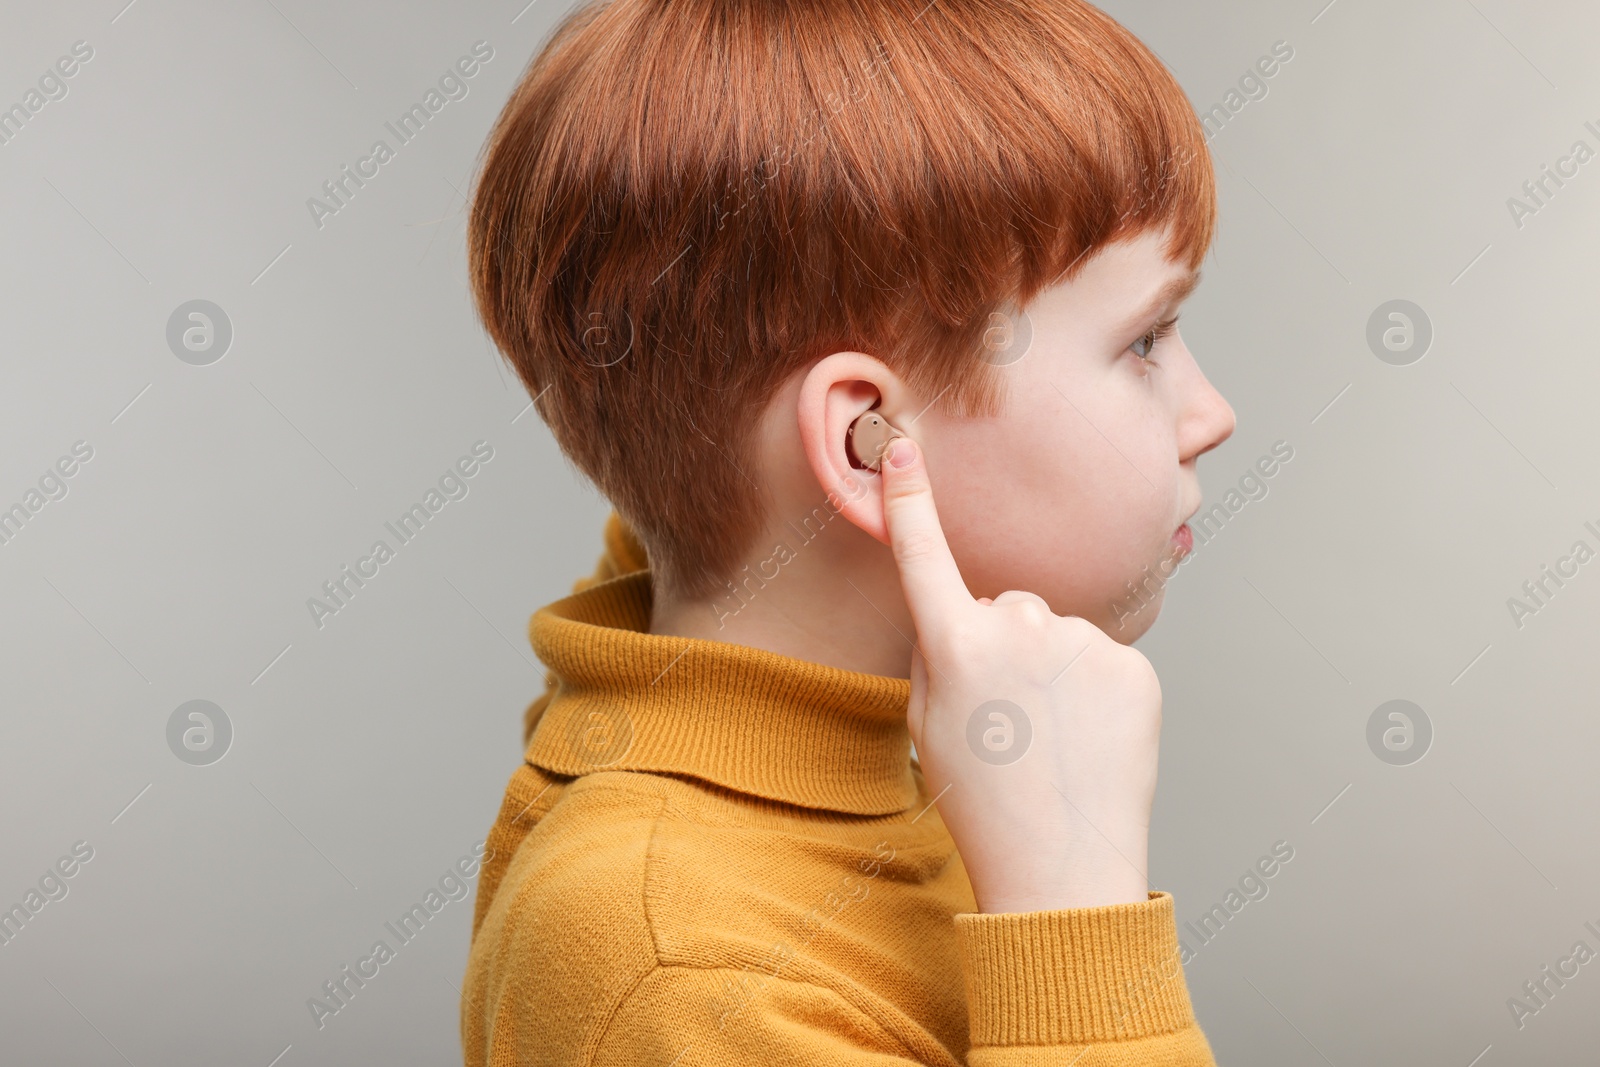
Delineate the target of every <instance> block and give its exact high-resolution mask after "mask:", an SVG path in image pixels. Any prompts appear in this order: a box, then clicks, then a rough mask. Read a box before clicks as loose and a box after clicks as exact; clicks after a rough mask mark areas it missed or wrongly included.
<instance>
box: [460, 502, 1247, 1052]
mask: <svg viewBox="0 0 1600 1067" xmlns="http://www.w3.org/2000/svg"><path fill="white" fill-rule="evenodd" d="M646 566H647V561H646V559H645V553H644V550H643V548H642V547H641V546H640V545H639V542H638V541H637V540H636V539H635V538H634V536H633V534H632V532H631V531H629V530H628V529H627V527H626V526H624V525H623V524H622V523H621V521H620V520H619V519H618V517H617V516H616V514H615V513H613V514H612V516H611V518H610V521H609V522H608V523H607V527H606V554H605V555H604V556H603V557H602V558H601V560H600V563H599V566H598V568H597V569H596V571H595V574H594V576H593V577H592V578H585V579H580V580H579V581H578V582H577V583H576V585H575V586H574V591H573V595H571V596H569V597H566V598H564V599H562V600H558V601H556V602H555V603H553V604H550V605H549V606H547V607H545V608H542V609H541V610H540V611H538V612H537V613H536V614H535V615H534V616H533V620H532V622H531V624H530V627H529V632H530V636H531V639H532V642H533V647H534V650H535V651H536V652H537V653H538V654H539V657H540V658H541V659H542V660H543V661H544V662H545V664H546V665H547V666H548V667H549V668H550V675H549V677H548V678H547V683H549V685H550V691H548V692H546V694H545V695H544V696H543V697H541V698H540V699H539V700H537V701H535V702H534V704H533V705H532V706H531V707H530V708H529V709H528V716H527V720H526V727H527V735H528V736H527V740H528V748H527V752H526V757H525V762H524V764H523V765H522V766H521V767H519V768H517V770H516V772H515V773H514V774H513V775H512V776H511V782H510V785H509V786H508V787H507V789H506V795H505V800H504V803H503V804H502V805H501V808H500V813H499V817H498V818H497V819H496V820H495V823H494V827H493V829H492V830H491V831H490V833H489V839H488V849H489V851H488V853H487V854H486V856H485V859H484V864H483V869H482V874H481V876H480V881H479V883H478V896H477V904H476V909H475V912H474V915H473V927H472V929H473V939H472V949H471V953H470V955H469V958H468V963H467V972H466V982H465V986H464V990H463V999H462V1006H461V1038H462V1045H463V1048H464V1050H465V1057H466V1064H467V1067H512V1065H518V1067H521V1065H534V1064H549V1065H558V1064H559V1065H564V1067H576V1065H584V1067H650V1065H655V1067H691V1065H695V1067H711V1065H715V1067H755V1065H765V1064H804V1065H807V1067H830V1065H838V1067H868V1065H873V1067H890V1065H895V1067H909V1065H911V1064H939V1065H944V1067H958V1065H961V1064H971V1065H975V1067H1023V1065H1027V1067H1043V1065H1045V1064H1051V1065H1058V1067H1067V1065H1069V1064H1076V1065H1080V1067H1109V1065H1129V1067H1132V1065H1154V1064H1164V1065H1165V1064H1172V1065H1179V1064H1181V1065H1185V1067H1190V1065H1213V1067H1214V1064H1215V1060H1214V1059H1213V1058H1212V1054H1211V1049H1210V1047H1209V1045H1208V1044H1207V1042H1206V1039H1205V1036H1204V1034H1202V1033H1201V1031H1200V1028H1199V1026H1198V1025H1197V1024H1196V1023H1195V1019H1194V1012H1193V1009H1192V1008H1191V1006H1190V1002H1189V992H1188V988H1187V986H1186V985H1185V983H1184V978H1183V971H1182V967H1181V965H1180V963H1179V958H1178V940H1177V930H1176V927H1175V925H1174V922H1173V902H1172V897H1171V895H1170V894H1167V893H1164V892H1151V893H1150V895H1149V900H1148V901H1146V902H1144V903H1139V904H1113V905H1107V906H1104V907H1095V908H1075V909H1069V910H1061V911H1036V912H1023V913H1015V914H980V913H978V912H977V911H976V910H975V909H976V905H975V903H974V900H973V896H972V887H971V885H970V884H969V883H968V881H967V875H966V871H965V869H964V868H963V867H962V863H961V857H960V855H959V854H958V853H957V852H956V849H955V845H954V843H953V842H952V841H951V839H950V834H949V833H948V831H946V829H945V827H944V824H943V823H942V822H941V821H940V819H939V811H938V809H937V808H936V807H934V804H933V797H931V796H929V795H928V793H927V790H926V787H925V785H924V783H923V779H922V773H921V770H920V768H918V767H917V765H916V764H915V763H914V762H913V761H912V760H911V745H910V736H909V734H908V732H907V729H906V723H905V708H906V701H907V699H908V697H909V694H910V685H911V683H910V682H909V681H908V680H907V679H904V678H889V677H884V676H880V675H873V674H861V673H857V672H852V671H845V670H839V669H837V668H833V667H827V666H823V665H820V664H815V663H808V662H805V661H803V660H798V659H793V658H790V657H787V656H780V655H777V654H775V653H772V652H767V651H765V650H763V649H758V648H750V647H747V646H744V645H735V644H728V643H724V642H719V641H706V640H698V639H691V638H682V637H673V636H667V635H660V634H651V633H649V632H648V631H649V625H650V603H651V587H650V572H649V570H648V569H646Z"/></svg>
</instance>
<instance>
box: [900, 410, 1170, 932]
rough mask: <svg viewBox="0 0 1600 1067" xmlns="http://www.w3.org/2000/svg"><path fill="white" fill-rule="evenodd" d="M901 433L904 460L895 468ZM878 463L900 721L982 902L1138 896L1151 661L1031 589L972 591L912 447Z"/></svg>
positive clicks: (1146, 804)
mask: <svg viewBox="0 0 1600 1067" xmlns="http://www.w3.org/2000/svg"><path fill="white" fill-rule="evenodd" d="M908 447H909V449H910V456H909V463H908V465H906V466H895V463H894V461H895V459H896V458H902V457H901V453H902V451H903V450H906V449H907V448H908ZM881 473H882V475H883V497H884V512H885V516H884V521H885V523H886V525H887V527H888V533H889V544H890V547H891V548H892V549H893V551H894V558H895V563H896V565H897V566H898V568H899V571H900V581H901V585H902V587H903V588H904V591H905V597H906V604H907V606H908V607H909V608H910V611H911V617H912V620H913V622H914V623H915V625H916V630H917V644H916V648H915V650H914V651H913V652H912V666H911V701H910V705H909V708H908V711H907V716H906V719H907V725H908V726H909V728H910V731H911V739H912V741H913V742H914V743H915V744H916V746H917V756H918V759H919V761H920V762H921V765H922V771H923V775H924V777H925V778H926V780H927V783H928V786H929V788H930V789H931V790H932V791H933V792H934V794H935V796H936V797H937V798H938V805H939V814H940V816H941V817H942V818H943V819H944V822H945V825H946V826H947V827H948V828H949V830H950V835H951V837H952V838H954V839H955V844H956V848H957V849H958V850H959V851H960V853H961V858H962V861H963V862H964V863H965V865H966V868H967V876H968V878H969V879H970V880H971V882H972V888H973V893H974V895H975V896H976V899H977V902H978V910H979V911H983V912H1007V911H1010V912H1015V911H1041V910H1053V909H1060V908H1083V907H1093V906H1096V905H1101V904H1116V903H1142V902H1143V901H1145V900H1147V899H1148V894H1147V892H1146V891H1147V889H1148V888H1149V882H1148V881H1147V880H1146V871H1147V869H1148V854H1149V827H1150V808H1151V805H1152V803H1153V802H1154V800H1155V787H1156V759H1157V756H1158V752H1159V742H1160V735H1161V683H1160V680H1159V679H1158V678H1157V677H1156V673H1155V669H1154V668H1153V667H1151V665H1150V661H1149V660H1147V659H1146V658H1145V657H1144V655H1143V653H1140V652H1138V651H1137V650H1135V649H1134V648H1132V647H1130V646H1127V645H1122V644H1119V643H1117V642H1116V641H1113V640H1112V639H1111V638H1110V637H1108V636H1106V634H1105V632H1104V631H1103V630H1101V629H1100V628H1099V627H1098V626H1095V625H1094V624H1093V623H1091V622H1089V621H1088V620H1086V619H1082V618H1078V617H1077V616H1061V615H1057V614H1055V613H1054V612H1052V611H1051V610H1050V607H1049V605H1048V604H1047V603H1046V602H1045V601H1044V599H1043V598H1041V597H1039V596H1036V595H1035V594H1033V593H1027V592H1021V591H1018V590H1010V591H1007V592H1004V593H1001V594H1000V595H999V596H998V597H995V598H994V599H993V600H992V601H991V600H989V598H987V597H984V598H982V599H976V600H975V599H973V597H972V594H971V592H970V591H969V590H968V589H967V586H966V583H965V582H964V581H963V580H962V578H961V572H960V570H959V569H958V568H957V567H956V562H955V559H954V557H952V556H951V554H950V546H949V544H948V543H947V542H946V541H945V536H944V530H943V528H942V527H941V526H940V525H939V515H938V512H937V511H936V510H935V509H934V504H933V487H932V485H931V484H930V483H929V480H928V471H927V465H926V464H925V462H924V460H923V454H922V450H921V449H920V448H918V447H916V446H915V442H913V441H912V440H911V439H910V438H900V439H897V440H896V441H895V442H894V443H893V448H892V449H891V450H890V453H889V454H888V455H887V456H886V458H885V462H884V463H883V464H882V472H881ZM996 702H1003V703H996Z"/></svg>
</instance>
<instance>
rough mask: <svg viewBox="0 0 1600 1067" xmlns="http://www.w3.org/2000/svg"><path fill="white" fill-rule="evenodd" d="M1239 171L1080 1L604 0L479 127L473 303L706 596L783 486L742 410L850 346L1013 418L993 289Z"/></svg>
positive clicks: (592, 460)
mask: <svg viewBox="0 0 1600 1067" xmlns="http://www.w3.org/2000/svg"><path fill="white" fill-rule="evenodd" d="M1215 218H1216V191H1215V187H1214V177H1213V174H1212V169H1211V159H1210V156H1209V154H1208V152H1207V148H1206V143H1205V133H1204V130H1203V128H1202V127H1201V125H1200V123H1199V120H1198V118H1197V117H1196V114H1195V111H1194V108H1193V107H1192V105H1191V104H1190V103H1189V101H1188V98H1187V97H1186V96H1185V95H1184V92H1183V90H1182V88H1181V87H1180V86H1179V85H1178V84H1177V82H1176V80H1175V79H1174V78H1173V77H1172V75H1171V73H1170V72H1169V71H1168V70H1167V69H1166V67H1165V66H1164V65H1163V64H1162V63H1161V61H1160V60H1159V59H1158V58H1157V57H1156V56H1155V55H1154V54H1153V53H1152V52H1151V51H1150V50H1149V49H1147V48H1146V47H1145V46H1144V45H1143V44H1142V43H1140V42H1139V40H1138V39H1137V38H1135V37H1134V36H1133V35H1132V34H1131V33H1129V32H1128V31H1127V30H1125V29H1124V28H1123V27H1122V26H1121V25H1120V24H1118V23H1117V22H1116V21H1115V20H1114V19H1112V18H1111V17H1110V16H1108V15H1106V14H1105V13H1104V12H1102V11H1100V10H1098V9H1097V8H1094V7H1092V6H1090V5H1089V4H1087V3H1082V2H1079V0H1036V2H1028V3H1024V2H1008V0H937V2H933V3H929V2H928V0H609V2H602V3H591V4H589V5H587V6H583V7H580V8H578V9H576V10H574V11H573V12H572V13H570V14H569V15H567V16H566V17H565V18H563V20H562V21H561V23H560V24H559V25H558V26H557V27H556V29H555V31H554V32H553V34H552V35H551V37H550V39H549V40H548V41H547V42H546V44H545V46H544V47H543V48H542V49H541V50H540V51H539V53H538V54H537V55H536V56H535V57H534V58H533V60H532V61H531V62H530V63H529V65H528V68H527V70H526V71H525V72H524V74H523V76H522V79H521V81H520V83H519V84H518V86H517V87H516V89H515V91H514V92H513V93H512V95H511V98H510V100H509V101H508V102H507V104H506V106H505V108H504V110H503V111H502V112H501V114H500V116H499V118H498V120H497V121H496V123H495V126H494V129H493V132H492V134H491V136H490V138H489V141H488V143H487V145H486V146H485V150H484V157H483V161H482V168H481V172H480V175H479V178H478V184H477V189H476V192H475V195H474V199H473V204H472V217H471V222H470V225H469V230H468V244H469V262H470V264H471V267H470V269H471V279H472V287H473V293H474V298H475V300H476V304H477V309H478V313H479V316H480V317H481V318H482V320H483V322H484V325H485V327H486V329H487V330H488V332H489V334H490V336H491V337H493V339H494V341H495V343H496V345H497V346H498V347H499V348H500V350H501V352H502V353H503V354H504V356H505V357H506V359H507V360H508V362H510V364H511V365H512V366H513V367H514V368H515V370H516V372H517V374H518V376H519V377H520V378H521V379H522V381H523V383H524V384H525V385H526V386H527V388H528V390H529V392H530V394H531V395H533V396H534V397H535V398H536V400H537V404H536V406H537V407H538V410H539V414H540V416H541V417H542V418H543V419H544V420H545V422H546V423H547V424H548V425H549V426H550V429H551V431H552V432H553V433H554V435H555V437H556V441H557V443H558V444H559V445H560V447H561V448H562V450H563V452H565V454H566V455H567V456H568V458H569V459H570V460H571V461H572V462H573V463H574V464H575V465H576V466H577V467H578V468H579V469H580V470H582V471H583V472H584V474H586V475H587V476H588V477H589V478H591V479H592V480H593V481H594V483H595V484H596V485H597V486H598V487H599V489H600V490H601V492H603V493H604V494H605V495H606V496H607V497H608V498H609V499H610V500H611V502H612V504H613V505H614V506H615V507H616V509H617V511H618V513H619V514H620V515H621V516H622V517H623V518H624V519H625V520H626V521H627V522H628V524H629V525H630V527H631V528H632V529H633V530H634V531H635V532H636V533H637V535H638V537H639V540H640V541H641V542H642V543H643V544H644V546H645V548H646V551H647V553H648V556H649V561H650V565H651V568H652V571H653V574H652V578H653V580H654V581H655V582H656V583H658V584H657V585H656V589H657V593H658V595H661V594H662V592H663V591H669V592H670V593H671V594H673V595H675V596H679V597H686V598H698V597H705V596H709V595H711V594H712V593H720V592H722V591H723V588H724V587H723V583H724V581H725V580H726V579H727V578H728V577H729V576H731V575H732V574H733V572H735V571H736V570H737V569H738V567H739V565H740V563H741V562H742V561H743V560H744V558H745V556H746V555H747V554H748V553H749V552H750V551H751V550H753V549H756V548H762V549H765V548H766V547H767V546H764V545H761V546H757V545H755V544H754V541H755V538H756V537H758V536H759V535H760V532H761V530H762V528H763V525H764V523H765V521H766V513H767V510H768V509H769V508H770V507H771V504H772V502H771V500H770V498H769V496H768V494H767V493H766V492H765V490H764V487H762V486H759V485H755V484H753V483H752V482H751V480H750V479H749V478H748V477H747V472H751V471H754V470H756V456H755V454H754V447H755V442H754V440H753V438H752V433H751V428H752V427H753V426H754V425H756V423H757V418H756V416H758V415H759V413H760V412H761V411H763V410H764V408H765V406H766V404H767V402H768V401H769V400H770V399H771V397H772V395H773V393H774V392H775V390H776V389H777V388H778V387H779V385H780V384H781V383H782V382H784V381H785V380H786V379H788V378H789V377H790V376H791V375H793V374H794V373H796V372H797V371H801V370H803V369H804V368H806V367H808V366H810V365H811V364H813V363H814V362H815V361H816V360H818V359H820V358H822V357H823V356H825V355H827V354H828V353H830V352H835V351H861V352H866V353H868V354H871V355H873V356H875V357H876V358H878V359H880V360H882V361H883V362H884V363H885V364H886V365H887V366H888V367H889V368H890V369H891V370H893V371H894V372H895V373H896V374H897V375H899V376H900V377H901V378H902V380H904V381H905V382H906V383H907V384H908V385H909V386H910V387H911V388H912V389H913V390H915V391H917V392H920V393H922V394H923V395H925V396H927V397H929V398H933V397H935V396H938V397H940V399H941V402H944V403H947V404H949V405H950V411H951V412H952V413H953V414H954V415H957V416H961V417H969V416H989V415H996V414H999V410H1000V406H1001V403H1002V400H1003V396H1004V381H1003V372H1004V368H999V367H996V366H994V365H993V364H992V363H991V362H990V361H987V360H985V359H983V358H981V356H982V354H983V342H984V331H985V330H986V329H988V328H989V327H990V325H991V316H992V315H995V314H996V313H999V312H1000V311H1001V309H1002V308H1003V307H1005V306H1007V305H1017V306H1021V305H1026V303H1027V302H1028V301H1029V300H1031V299H1032V298H1033V297H1034V296H1035V295H1036V294H1037V293H1038V292H1039V290H1041V289H1042V288H1044V287H1046V286H1048V285H1051V284H1054V283H1056V282H1060V281H1064V280H1070V279H1071V278H1072V277H1073V276H1074V275H1075V273H1076V270H1077V269H1080V268H1081V266H1082V264H1083V263H1084V262H1085V261H1086V260H1087V259H1088V258H1089V257H1090V255H1092V254H1093V253H1094V252H1095V251H1096V250H1098V249H1100V248H1101V247H1103V246H1105V245H1106V244H1109V243H1111V242H1113V241H1116V240H1119V239H1121V238H1124V237H1130V236H1133V235H1135V234H1137V233H1140V232H1142V231H1144V230H1146V229H1150V228H1155V227H1159V226H1162V225H1170V226H1171V227H1172V230H1171V237H1170V240H1169V243H1168V245H1167V254H1168V255H1169V257H1170V258H1172V259H1174V260H1176V261H1179V262H1184V263H1186V264H1187V265H1188V266H1189V267H1190V268H1196V267H1198V266H1199V264H1200V262H1201V260H1202V259H1203V258H1204V256H1205V253H1206V250H1207V249H1208V247H1209V246H1210V243H1211V237H1212V231H1213V227H1214V224H1215Z"/></svg>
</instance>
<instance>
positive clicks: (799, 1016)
mask: <svg viewBox="0 0 1600 1067" xmlns="http://www.w3.org/2000/svg"><path fill="white" fill-rule="evenodd" d="M955 923H956V931H957V942H958V945H959V951H960V958H961V968H962V972H963V979H964V981H965V985H966V991H967V1001H968V1032H969V1039H970V1047H969V1048H968V1049H967V1050H966V1051H965V1055H964V1057H963V1055H962V1054H961V1050H952V1049H946V1048H943V1047H942V1046H940V1045H938V1044H937V1043H935V1042H934V1041H933V1039H932V1037H931V1035H929V1034H928V1033H927V1031H925V1030H922V1029H921V1028H913V1029H911V1030H910V1031H909V1033H908V1030H907V1028H906V1026H905V1023H906V1020H905V1019H904V1017H903V1016H901V1015H899V1013H898V1012H897V1011H896V1010H895V1009H894V1008H893V1007H892V1006H890V1005H888V1004H887V1003H885V1002H883V1001H881V1000H878V999H876V998H874V997H872V996H871V995H870V994H866V993H863V992H860V991H859V989H858V987H853V986H850V985H843V986H841V987H838V988H827V987H825V986H823V985H822V984H820V983H818V982H816V981H809V982H808V981H801V980H799V979H798V977H797V976H796V974H795V973H794V972H795V971H797V970H800V969H801V968H794V969H789V971H788V973H786V969H785V968H784V967H782V966H777V967H775V968H773V970H772V972H771V973H768V972H766V971H764V970H759V969H748V968H746V969H742V970H741V969H730V968H717V967H705V968H697V967H658V968H656V969H655V970H653V971H651V972H650V973H649V974H648V975H646V976H645V977H644V978H643V979H642V980H640V981H639V982H638V983H637V984H636V985H634V986H633V988H632V989H631V990H630V992H629V993H628V995H627V997H626V998H625V999H624V1001H623V1003H622V1004H621V1005H620V1006H619V1007H618V1008H617V1010H616V1011H615V1012H614V1013H612V1015H611V1018H610V1021H609V1023H608V1025H607V1026H606V1029H605V1032H604V1034H603V1036H602V1037H601V1038H600V1040H599V1042H598V1047H597V1048H596V1050H595V1054H594V1057H593V1059H592V1060H591V1061H590V1062H591V1063H592V1065H593V1067H624V1065H629V1067H631V1065H634V1064H640V1063H663V1064H666V1063H680V1064H688V1063H693V1064H697V1065H701V1067H745V1065H747V1064H752V1063H763V1064H797V1065H798V1064H805V1065H807V1067H910V1065H913V1064H940V1065H943V1067H960V1065H963V1064H965V1065H968V1067H1047V1065H1048V1067H1067V1065H1069V1064H1070V1065H1075V1067H1216V1060H1215V1059H1214V1058H1213V1056H1212V1053H1211V1047H1210V1045H1209V1043H1208V1042H1207V1041H1206V1037H1205V1034H1204V1033H1202V1032H1201V1030H1200V1028H1199V1026H1198V1024H1197V1023H1196V1022H1195V1018H1194V1012H1193V1009H1192V1007H1191V1005H1190V1002H1189V993H1188V988H1187V987H1186V985H1185V984H1184V976H1183V968H1182V965H1181V962H1180V960H1179V956H1178V939H1177V930H1176V928H1175V927H1174V924H1173V907H1172V896H1171V894H1169V893H1164V892H1151V893H1150V894H1149V898H1148V899H1147V900H1146V901H1144V902H1142V903H1137V904H1111V905H1106V906H1103V907H1095V908H1073V909H1068V910H1062V911H1034V912H1019V913H1013V914H998V915H989V914H977V913H962V914H958V915H957V916H956V917H955Z"/></svg>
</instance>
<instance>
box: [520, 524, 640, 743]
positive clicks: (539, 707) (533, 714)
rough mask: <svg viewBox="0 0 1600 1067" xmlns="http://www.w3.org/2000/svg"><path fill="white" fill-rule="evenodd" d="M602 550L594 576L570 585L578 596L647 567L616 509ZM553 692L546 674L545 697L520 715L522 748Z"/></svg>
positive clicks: (552, 680) (551, 678)
mask: <svg viewBox="0 0 1600 1067" xmlns="http://www.w3.org/2000/svg"><path fill="white" fill-rule="evenodd" d="M602 536H603V538H604V542H605V550H604V551H603V552H601V553H600V560H599V562H598V563H596V564H595V568H594V573H593V574H591V575H586V576H583V577H580V578H578V580H577V581H575V582H573V583H572V591H573V592H574V593H581V592H583V591H584V590H585V589H587V588H589V587H590V586H591V585H594V584H596V583H598V582H603V581H606V580H607V579H609V578H615V577H617V576H618V575H619V574H628V573H630V572H632V571H637V570H643V569H644V568H646V567H648V566H649V565H650V562H649V559H648V558H647V556H646V554H645V549H644V545H642V544H641V543H640V542H639V538H638V536H637V535H635V534H634V532H633V528H632V527H630V526H629V525H628V524H627V523H626V522H624V521H623V519H622V516H621V515H619V514H618V513H617V512H616V510H615V509H613V510H612V512H611V515H610V517H609V518H607V519H606V525H605V532H604V534H603V535H602ZM554 692H555V675H554V674H552V673H551V672H549V671H546V672H545V676H544V693H543V694H542V695H540V696H539V698H538V699H536V700H535V701H534V702H533V703H532V704H529V705H528V710H527V711H525V712H523V713H522V743H523V745H524V746H526V745H527V744H528V742H529V741H530V740H531V739H532V738H533V728H534V726H535V725H537V724H538V722H539V716H541V715H543V714H544V709H545V706H546V705H548V704H549V703H550V697H551V696H552V694H554Z"/></svg>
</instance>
